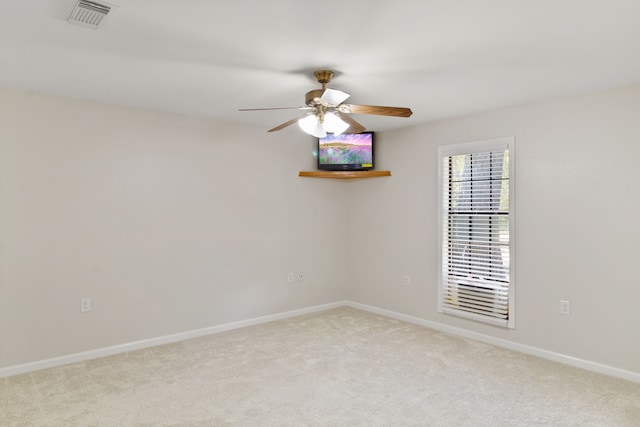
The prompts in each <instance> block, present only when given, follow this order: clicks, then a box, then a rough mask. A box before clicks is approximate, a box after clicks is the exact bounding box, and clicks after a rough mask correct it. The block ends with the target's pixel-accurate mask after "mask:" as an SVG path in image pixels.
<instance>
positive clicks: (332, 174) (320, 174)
mask: <svg viewBox="0 0 640 427" xmlns="http://www.w3.org/2000/svg"><path fill="white" fill-rule="evenodd" d="M298 176H306V177H308V178H332V179H361V178H377V177H381V176H391V171H301V172H299V173H298Z"/></svg>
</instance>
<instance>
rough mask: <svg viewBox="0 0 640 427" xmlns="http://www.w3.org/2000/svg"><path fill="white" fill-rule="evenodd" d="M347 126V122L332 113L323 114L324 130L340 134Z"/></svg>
mask: <svg viewBox="0 0 640 427" xmlns="http://www.w3.org/2000/svg"><path fill="white" fill-rule="evenodd" d="M347 128H349V124H348V123H346V122H345V121H344V120H342V119H341V118H340V117H338V116H337V115H335V114H334V113H327V114H325V115H324V130H325V131H326V132H329V133H332V134H334V135H340V134H341V133H342V132H344V131H345V130H347Z"/></svg>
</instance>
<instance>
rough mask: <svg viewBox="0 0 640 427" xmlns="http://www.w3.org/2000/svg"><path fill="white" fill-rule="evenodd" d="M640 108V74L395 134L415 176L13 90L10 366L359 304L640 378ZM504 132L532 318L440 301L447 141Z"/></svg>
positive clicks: (388, 149)
mask: <svg viewBox="0 0 640 427" xmlns="http://www.w3.org/2000/svg"><path fill="white" fill-rule="evenodd" d="M638 117H640V86H632V87H627V88H620V89H616V90H612V91H608V92H604V93H597V94H591V95H586V96H579V97H574V98H567V99H559V100H554V101H550V102H546V103H540V104H536V105H530V106H523V107H519V108H511V109H507V110H502V111H497V112H490V113H485V114H479V115H475V116H471V117H465V118H460V119H456V120H449V121H443V122H439V123H434V124H429V125H424V126H416V127H413V128H407V129H404V130H397V131H391V132H382V133H379V134H378V135H377V138H378V139H377V142H378V152H377V153H376V154H377V155H376V161H377V163H378V164H377V166H378V168H379V169H390V170H391V171H392V174H393V175H392V176H391V177H389V178H376V179H371V180H359V181H352V182H347V183H345V182H340V181H332V180H318V179H308V178H299V177H298V176H297V172H298V170H301V169H309V168H314V167H315V166H314V164H313V158H312V157H311V156H310V154H309V153H310V151H311V149H312V147H313V142H312V141H311V140H307V139H303V137H302V136H301V135H300V134H299V133H298V132H293V131H291V132H288V131H283V132H279V133H276V134H266V133H265V132H264V129H262V128H259V127H255V128H253V127H246V126H240V125H234V124H230V123H222V122H218V121H213V120H206V119H203V118H194V117H187V116H180V115H172V114H167V113H157V112H150V111H143V110H136V109H129V108H122V107H115V106H109V105H104V104H97V103H91V102H83V101H75V100H70V99H66V98H60V97H53V96H46V95H37V94H31V93H25V92H21V91H13V90H0V295H1V298H0V368H2V367H5V366H13V365H17V364H22V363H28V362H32V361H38V360H43V359H46V358H50V357H56V356H64V355H68V354H72V353H76V352H81V351H85V350H91V349H97V348H102V347H106V346H110V345H117V344H122V343H128V342H132V341H136V340H140V339H146V338H153V337H158V336H163V335H168V334H172V333H179V332H184V331H189V330H193V329H197V328H202V327H208V326H212V325H218V324H222V323H227V322H233V321H236V320H242V319H247V318H252V317H257V316H262V315H268V314H273V313H279V312H283V311H287V310H293V309H296V308H303V307H309V306H313V305H318V304H323V303H328V302H335V301H340V300H343V299H350V300H352V301H354V302H357V303H363V304H368V305H371V306H376V307H379V308H382V309H388V310H393V311H396V312H399V313H404V314H407V315H411V316H416V317H419V318H423V319H426V320H430V321H435V322H440V323H444V324H447V325H451V326H454V327H461V328H465V329H467V330H470V331H475V332H478V333H482V334H487V335H490V336H494V337H496V338H502V339H507V340H511V341H513V342H516V343H521V344H524V345H528V346H533V347H538V348H541V349H545V350H548V351H553V352H558V353H561V354H565V355H568V356H573V357H577V358H581V359H585V360H589V361H593V362H598V363H603V364H606V365H609V366H613V367H617V368H619V369H625V370H629V371H632V372H640V340H639V339H638V332H637V325H639V324H640V310H638V309H637V301H639V300H640V280H638V274H637V273H636V265H638V262H639V261H638V256H639V255H640V250H639V249H638V248H639V246H638V244H639V242H640V223H639V222H638V221H637V218H636V216H637V214H636V212H637V211H638V210H639V209H640V190H639V189H638V184H640V168H638V167H637V166H636V162H637V161H638V159H640V126H639V125H638ZM502 136H515V139H516V159H515V160H516V179H517V186H516V279H517V282H516V283H517V284H516V286H517V295H516V299H517V301H516V310H517V319H516V329H515V330H504V329H501V328H496V327H491V326H486V325H482V324H479V323H475V322H472V321H468V320H464V319H458V318H455V317H451V316H446V315H442V314H439V313H437V312H436V300H435V297H436V281H437V277H436V276H437V259H436V253H437V248H436V241H437V238H436V233H437V224H436V218H437V212H436V207H437V200H436V194H437V192H436V183H437V177H436V170H437V167H436V147H437V146H439V145H444V144H453V143H459V142H467V141H473V140H482V139H490V138H495V137H502ZM265 159H267V160H266V161H265ZM336 239H338V240H336ZM336 241H340V242H342V244H340V245H337V244H336ZM288 271H295V272H304V273H305V275H306V281H305V284H304V285H301V284H299V283H298V284H293V285H291V284H287V283H286V273H287V272H288ZM405 274H410V275H411V276H412V277H413V285H412V286H410V287H407V286H405V285H404V284H403V277H404V275H405ZM345 278H346V279H345ZM347 287H348V288H347ZM83 296H91V297H92V299H93V305H94V309H93V311H92V312H90V313H84V314H81V313H79V299H80V298H81V297H83ZM560 299H568V300H570V301H571V303H572V315H571V316H562V315H560V314H559V300H560Z"/></svg>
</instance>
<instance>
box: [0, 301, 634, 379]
mask: <svg viewBox="0 0 640 427" xmlns="http://www.w3.org/2000/svg"><path fill="white" fill-rule="evenodd" d="M345 306H348V307H352V308H356V309H359V310H364V311H368V312H371V313H375V314H379V315H382V316H386V317H391V318H394V319H397V320H402V321H404V322H408V323H413V324H416V325H420V326H424V327H427V328H430V329H435V330H437V331H441V332H445V333H448V334H451V335H457V336H461V337H464V338H469V339H472V340H476V341H480V342H484V343H487V344H493V345H496V346H498V347H503V348H507V349H509V350H514V351H519V352H521V353H526V354H530V355H532V356H537V357H541V358H543V359H548V360H553V361H555V362H560V363H564V364H566V365H570V366H574V367H577V368H582V369H586V370H588V371H592V372H597V373H600V374H604V375H609V376H612V377H616V378H622V379H624V380H628V381H632V382H635V383H640V373H637V372H631V371H626V370H624V369H618V368H614V367H612V366H608V365H603V364H600V363H596V362H591V361H588V360H583V359H578V358H576V357H572V356H567V355H564V354H560V353H555V352H552V351H548V350H544V349H540V348H537V347H531V346H528V345H524V344H519V343H516V342H513V341H508V340H504V339H501V338H496V337H492V336H490V335H484V334H480V333H477V332H473V331H469V330H466V329H462V328H457V327H454V326H449V325H445V324H443V323H438V322H433V321H430V320H425V319H421V318H419V317H414V316H409V315H406V314H402V313H398V312H395V311H391V310H386V309H382V308H378V307H373V306H370V305H366V304H360V303H356V302H351V301H339V302H334V303H330V304H323V305H317V306H313V307H307V308H302V309H298V310H291V311H286V312H283V313H277V314H271V315H268V316H262V317H256V318H253V319H247V320H241V321H238V322H232V323H225V324H222V325H217V326H211V327H208V328H202V329H196V330H193V331H187V332H182V333H178V334H173V335H166V336H162V337H157V338H151V339H147V340H141V341H135V342H131V343H126V344H121V345H116V346H112V347H105V348H100V349H96V350H90V351H85V352H82V353H75V354H70V355H66V356H61V357H55V358H52V359H45V360H40V361H36V362H31V363H25V364H22V365H15V366H9V367H6V368H0V378H3V377H10V376H13V375H19V374H24V373H28V372H33V371H38V370H40V369H46V368H53V367H56V366H62V365H67V364H70V363H77V362H84V361H86V360H91V359H97V358H99V357H105V356H111V355H114V354H119V353H125V352H128V351H134V350H140V349H143V348H149V347H155V346H158V345H163V344H169V343H174V342H178V341H184V340H188V339H191V338H197V337H201V336H205V335H211V334H217V333H220V332H226V331H231V330H233V329H239V328H244V327H247V326H253V325H259V324H262V323H268V322H273V321H275V320H281V319H287V318H291V317H295V316H300V315H303V314H309V313H315V312H318V311H324V310H329V309H332V308H338V307H345Z"/></svg>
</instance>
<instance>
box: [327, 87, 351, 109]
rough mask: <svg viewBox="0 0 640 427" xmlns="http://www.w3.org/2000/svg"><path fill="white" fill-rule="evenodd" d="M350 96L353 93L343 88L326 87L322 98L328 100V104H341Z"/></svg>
mask: <svg viewBox="0 0 640 427" xmlns="http://www.w3.org/2000/svg"><path fill="white" fill-rule="evenodd" d="M350 96H351V95H349V94H348V93H346V92H343V91H341V90H337V89H325V90H324V92H323V93H322V96H321V97H320V100H321V101H322V102H326V103H327V105H340V104H342V103H343V102H344V101H345V100H346V99H347V98H349V97H350Z"/></svg>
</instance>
